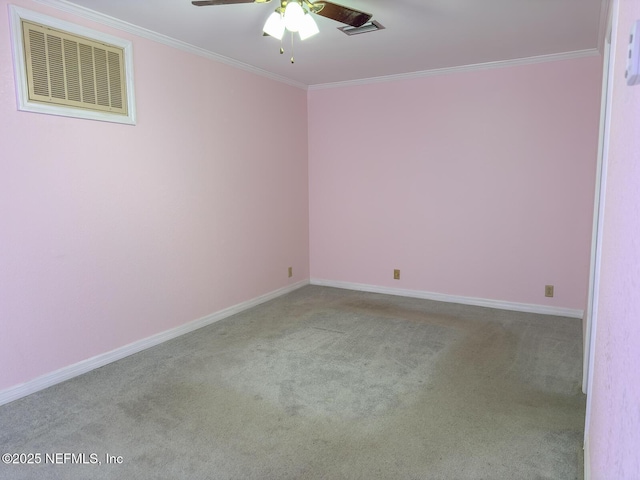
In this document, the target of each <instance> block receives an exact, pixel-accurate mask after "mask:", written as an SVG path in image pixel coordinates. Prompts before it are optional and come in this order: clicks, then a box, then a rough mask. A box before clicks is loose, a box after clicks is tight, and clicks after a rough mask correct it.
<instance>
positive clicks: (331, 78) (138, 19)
mask: <svg viewBox="0 0 640 480" xmlns="http://www.w3.org/2000/svg"><path fill="white" fill-rule="evenodd" d="M316 1H319V0H316ZM333 1H334V3H339V4H342V5H345V6H349V7H352V8H355V9H358V10H362V11H365V12H368V13H372V14H373V20H377V21H378V22H380V23H381V24H382V25H384V27H386V28H385V29H384V30H380V31H377V32H372V33H366V34H362V35H354V36H351V37H350V36H347V35H345V34H344V33H342V32H340V31H339V30H338V29H337V28H338V27H340V26H343V24H340V23H338V22H335V21H333V20H329V19H326V18H323V17H320V16H318V15H316V16H315V19H316V22H317V24H318V27H319V28H320V33H319V34H318V35H316V36H314V37H312V38H309V39H307V40H305V41H304V42H302V41H300V39H299V37H298V38H296V39H295V40H294V52H295V59H296V62H295V64H291V63H290V61H289V58H290V56H291V40H290V38H289V37H288V36H287V35H285V38H286V41H285V42H284V48H285V54H284V55H280V54H279V48H280V42H279V41H278V40H276V39H274V38H272V37H263V36H262V26H263V25H264V22H265V20H266V18H267V17H268V16H269V15H270V14H271V12H273V11H274V9H275V8H276V7H277V6H278V4H279V3H278V0H274V1H272V2H271V3H266V4H257V3H254V4H237V5H221V6H207V7H195V6H193V5H191V1H190V0H153V1H149V0H109V1H105V0H71V1H70V2H63V3H71V4H75V5H79V6H81V7H85V8H88V9H90V10H93V11H95V12H99V13H102V14H105V15H108V16H110V17H114V18H116V19H119V20H123V21H126V22H128V23H130V24H133V25H136V26H139V27H143V28H145V29H148V30H151V31H152V32H156V33H159V34H162V35H165V36H167V37H170V38H172V39H176V40H179V41H181V42H185V43H186V44H189V45H193V46H196V47H199V48H201V49H204V50H206V51H208V52H211V53H213V54H215V56H222V57H226V58H229V59H231V60H233V61H235V62H240V63H242V64H246V65H249V66H251V67H254V68H257V69H260V70H263V71H265V72H268V73H269V74H270V75H272V76H277V77H282V78H284V79H287V80H288V81H290V82H291V83H294V84H301V85H305V86H310V85H322V84H328V83H335V82H345V81H353V80H360V79H367V78H372V77H382V76H388V75H398V74H408V73H413V72H422V71H428V70H434V69H442V68H451V67H459V66H466V65H475V64H482V63H487V62H501V61H508V60H516V59H522V58H529V57H539V56H547V55H552V56H553V55H557V54H566V53H573V52H575V53H576V54H578V55H579V54H586V53H589V52H591V53H594V52H595V49H598V48H599V47H600V43H601V42H602V37H603V32H602V31H601V29H602V27H601V25H602V24H603V23H604V22H603V19H601V16H602V15H603V14H602V13H601V12H603V11H604V10H605V9H604V7H605V6H606V2H608V0H333ZM43 3H53V4H55V3H60V2H59V1H55V0H52V1H50V2H47V1H43ZM603 4H605V5H603ZM232 63H233V62H232Z"/></svg>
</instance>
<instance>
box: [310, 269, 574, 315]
mask: <svg viewBox="0 0 640 480" xmlns="http://www.w3.org/2000/svg"><path fill="white" fill-rule="evenodd" d="M311 285H320V286H324V287H335V288H344V289H347V290H358V291H361V292H372V293H385V294H388V295H398V296H400V297H412V298H422V299H425V300H436V301H438V302H448V303H460V304H462V305H475V306H477V307H488V308H497V309H499V310H512V311H514V312H526V313H539V314H542V315H554V316H558V317H572V318H582V316H583V315H584V312H583V310H574V309H571V308H560V307H548V306H546V305H535V304H529V303H515V302H504V301H501V300H489V299H485V298H475V297H461V296H458V295H446V294H444V293H433V292H424V291H421V290H406V289H402V288H391V287H379V286H376V285H367V284H362V283H351V282H336V281H332V280H322V279H318V278H312V279H311Z"/></svg>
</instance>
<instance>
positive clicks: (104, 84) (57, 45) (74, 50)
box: [10, 6, 135, 124]
mask: <svg viewBox="0 0 640 480" xmlns="http://www.w3.org/2000/svg"><path fill="white" fill-rule="evenodd" d="M10 9H11V14H12V15H11V26H12V34H13V44H14V68H15V75H16V89H17V93H18V95H17V97H18V109H19V110H23V111H29V112H39V113H49V114H53V115H63V116H69V117H79V118H88V119H92V120H103V121H109V122H118V123H128V124H135V103H134V100H133V96H134V93H133V67H132V64H133V62H132V59H131V50H132V48H131V42H128V41H126V40H122V39H118V38H115V37H112V36H110V35H105V34H102V33H100V32H96V31H93V30H89V29H86V28H83V27H79V26H77V25H73V24H69V23H67V22H63V21H61V20H58V19H55V18H52V17H47V16H44V15H40V14H38V13H35V12H30V11H28V10H24V9H21V8H19V7H14V6H10Z"/></svg>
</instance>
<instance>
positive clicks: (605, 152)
mask: <svg viewBox="0 0 640 480" xmlns="http://www.w3.org/2000/svg"><path fill="white" fill-rule="evenodd" d="M619 7H620V3H619V0H612V1H611V10H610V17H609V20H608V22H610V25H611V26H610V35H611V37H610V45H609V54H608V65H605V66H604V68H606V77H607V84H606V89H607V93H606V95H607V97H606V106H607V108H606V112H605V113H606V116H605V118H604V131H603V134H602V145H601V148H602V172H601V176H602V177H601V179H600V184H601V191H600V205H599V210H598V212H599V213H598V228H597V232H596V239H595V241H596V243H597V248H596V250H595V257H594V258H592V262H593V263H594V276H593V279H594V281H593V285H592V290H591V291H589V295H590V299H591V300H592V306H591V312H590V313H591V316H590V317H588V318H587V320H588V324H587V328H588V331H587V333H588V341H589V347H588V348H589V353H588V355H589V356H588V358H587V360H588V364H587V385H586V387H587V388H586V394H587V405H586V410H585V419H584V446H585V452H587V451H588V448H589V447H588V446H589V436H590V434H591V408H592V403H593V375H594V370H595V358H596V336H597V332H598V300H599V296H600V268H601V262H602V235H603V230H604V216H605V202H606V198H607V194H606V188H607V171H608V167H607V164H608V156H609V139H610V134H611V108H612V102H613V84H614V79H615V78H616V75H615V68H616V64H615V63H616V55H615V53H616V48H617V44H618V40H617V34H618V15H619ZM587 461H588V459H587V456H586V455H585V478H588V477H587V476H586V472H587Z"/></svg>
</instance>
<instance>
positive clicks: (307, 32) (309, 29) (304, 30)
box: [298, 13, 320, 40]
mask: <svg viewBox="0 0 640 480" xmlns="http://www.w3.org/2000/svg"><path fill="white" fill-rule="evenodd" d="M319 31H320V30H318V25H317V24H316V21H315V20H314V19H313V17H312V16H311V14H309V13H307V14H306V15H305V16H304V17H302V23H301V24H300V30H298V33H299V34H300V40H305V39H307V38H309V37H313V36H314V35H315V34H316V33H318V32H319Z"/></svg>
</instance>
